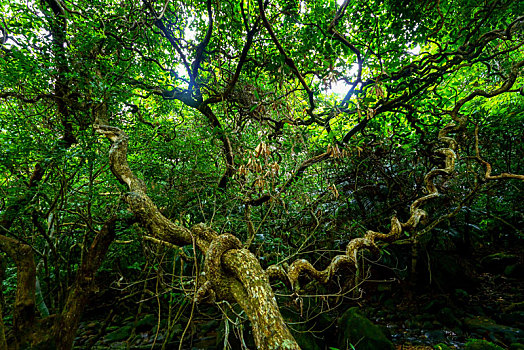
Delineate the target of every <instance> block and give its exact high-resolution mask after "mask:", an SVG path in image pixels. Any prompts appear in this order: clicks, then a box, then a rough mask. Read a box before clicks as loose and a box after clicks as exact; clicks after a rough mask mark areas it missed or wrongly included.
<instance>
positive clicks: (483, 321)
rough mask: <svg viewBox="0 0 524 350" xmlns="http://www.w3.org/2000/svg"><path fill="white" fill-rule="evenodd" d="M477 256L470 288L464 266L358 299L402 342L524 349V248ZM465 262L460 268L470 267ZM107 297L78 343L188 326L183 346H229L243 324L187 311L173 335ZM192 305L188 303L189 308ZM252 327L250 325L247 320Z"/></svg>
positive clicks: (121, 343)
mask: <svg viewBox="0 0 524 350" xmlns="http://www.w3.org/2000/svg"><path fill="white" fill-rule="evenodd" d="M474 260H475V261H476V263H475V268H474V269H471V270H470V271H468V274H469V276H468V281H467V287H462V286H460V287H459V286H455V285H453V283H454V281H455V282H457V281H460V278H461V275H460V273H459V275H458V276H448V277H449V283H448V285H446V286H445V288H442V284H444V283H445V282H446V281H447V279H446V278H448V277H446V275H445V274H441V275H438V274H435V275H434V276H433V278H435V279H436V280H435V281H433V282H435V283H432V284H429V283H427V286H422V287H421V285H423V284H424V283H420V281H419V283H418V287H415V288H412V287H411V285H410V284H406V283H404V285H403V284H399V285H390V286H387V285H386V287H385V288H381V289H380V288H377V289H376V290H374V291H368V292H367V293H366V295H367V296H366V295H365V296H364V298H362V299H361V300H359V301H358V302H357V303H356V305H358V306H359V307H360V310H361V313H362V314H363V315H365V316H366V317H367V318H368V319H369V320H371V321H372V322H373V323H374V324H376V325H378V326H380V328H381V329H382V330H383V331H384V333H385V334H386V336H387V337H388V338H389V339H390V340H391V341H392V342H393V344H394V345H395V348H396V349H406V350H407V349H435V348H436V347H435V346H436V345H437V344H445V345H446V346H447V348H448V349H463V348H464V346H465V344H466V343H467V342H468V340H469V339H485V340H488V341H490V342H492V343H493V344H496V345H498V346H500V347H501V348H503V349H511V350H518V349H524V346H522V343H524V297H523V296H524V278H523V277H524V273H523V272H524V262H523V260H524V257H523V252H522V250H520V249H518V248H512V249H509V250H508V249H505V250H504V251H501V250H497V251H494V250H493V249H490V250H486V251H483V252H477V253H476V256H475V257H474ZM459 268H461V270H460V271H459V272H461V273H462V272H464V270H468V269H463V268H462V267H461V266H459ZM445 273H448V274H449V273H450V272H449V271H445ZM430 276H431V275H430ZM426 277H427V276H426ZM437 279H440V281H439V280H437ZM439 283H440V286H438V284H439ZM434 285H437V286H434ZM107 302H108V304H107V306H106V307H103V308H102V310H105V311H106V315H104V316H103V315H102V314H100V309H99V311H97V312H95V313H90V314H89V315H88V317H86V320H85V321H84V322H82V324H81V326H80V329H79V332H78V337H77V339H76V342H75V344H76V345H75V348H76V349H110V348H111V349H120V348H128V349H161V348H162V345H163V344H165V349H172V348H178V341H177V340H176V339H180V337H181V335H182V333H185V335H186V339H191V340H188V341H187V344H186V342H184V344H183V346H182V347H181V348H182V349H195V350H197V349H223V348H224V342H223V339H224V334H230V336H231V335H232V334H233V333H235V332H237V333H238V328H231V329H229V330H228V329H224V328H223V327H224V322H221V321H220V319H217V318H216V314H215V317H209V318H207V319H206V317H200V316H198V317H196V318H194V319H193V322H192V323H191V324H190V326H189V327H188V328H187V329H186V324H187V320H188V318H187V317H185V316H182V317H181V318H180V319H179V323H178V324H176V325H175V326H173V327H171V329H170V333H169V334H170V335H169V336H168V339H166V332H165V329H166V328H167V326H166V322H165V320H162V319H160V320H159V319H158V316H157V315H156V314H155V313H154V310H146V309H143V310H142V312H141V313H140V314H139V316H138V317H136V316H134V315H133V316H131V314H130V313H129V311H130V310H127V311H126V310H123V309H122V310H120V312H118V308H113V312H112V313H111V314H110V315H109V316H108V315H107V311H108V309H109V308H111V307H110V306H109V305H110V304H109V301H107ZM348 306H349V307H351V306H355V304H353V305H348ZM189 310H190V307H187V308H186V309H185V312H186V313H187V312H188V311H189ZM104 318H105V320H104ZM335 321H336V320H335ZM159 326H160V331H157V330H158V329H159ZM245 327H246V328H248V327H249V326H248V324H245ZM228 332H230V333H228ZM244 333H245V339H244V341H245V344H247V347H248V348H252V340H251V341H250V339H247V338H249V337H250V336H249V334H248V333H249V332H246V331H244ZM316 338H317V342H316V344H315V345H314V346H313V347H312V349H332V348H338V347H333V344H325V343H324V341H323V340H322V334H321V333H320V334H317V336H316ZM326 338H327V339H329V338H330V337H329V336H326ZM239 343H240V342H238V343H237V345H235V342H230V344H231V345H232V348H233V349H235V348H239V349H240V348H241V347H240V344H239ZM304 348H305V347H304ZM356 349H357V350H358V346H357V347H356ZM437 349H438V347H437ZM440 349H446V347H441V348H440Z"/></svg>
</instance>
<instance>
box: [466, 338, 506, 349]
mask: <svg viewBox="0 0 524 350" xmlns="http://www.w3.org/2000/svg"><path fill="white" fill-rule="evenodd" d="M464 350H504V349H502V348H501V347H500V346H498V345H495V344H493V343H491V342H489V341H487V340H483V339H471V340H469V341H468V342H467V343H466V345H465V346H464Z"/></svg>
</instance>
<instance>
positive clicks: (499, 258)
mask: <svg viewBox="0 0 524 350" xmlns="http://www.w3.org/2000/svg"><path fill="white" fill-rule="evenodd" d="M518 260H519V257H518V256H517V255H514V254H507V253H503V252H502V253H495V254H491V255H488V256H485V257H483V258H482V259H481V260H480V264H481V265H482V267H483V268H484V269H485V270H486V271H488V272H493V273H503V272H504V270H505V269H506V267H507V266H508V265H513V264H516V263H517V262H518Z"/></svg>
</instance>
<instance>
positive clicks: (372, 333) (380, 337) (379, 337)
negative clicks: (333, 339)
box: [338, 307, 395, 350]
mask: <svg viewBox="0 0 524 350" xmlns="http://www.w3.org/2000/svg"><path fill="white" fill-rule="evenodd" d="M338 327H339V330H340V334H339V348H340V349H348V348H351V347H350V344H351V345H352V346H353V347H354V348H355V349H356V350H389V349H391V350H393V349H394V348H395V347H394V346H393V343H392V342H391V341H389V339H388V338H386V336H385V335H384V333H383V332H382V330H381V329H380V327H378V326H376V325H374V324H373V323H372V322H371V321H370V320H368V319H367V318H366V317H364V316H362V314H360V313H359V308H358V307H352V308H350V309H348V310H347V311H346V312H344V314H343V315H342V316H341V317H340V318H339V320H338Z"/></svg>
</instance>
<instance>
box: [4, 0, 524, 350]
mask: <svg viewBox="0 0 524 350" xmlns="http://www.w3.org/2000/svg"><path fill="white" fill-rule="evenodd" d="M3 10H4V11H3V12H4V13H6V18H5V19H4V21H3V27H2V34H3V40H2V47H1V49H2V51H1V54H0V59H1V66H0V67H1V68H0V69H1V76H2V90H1V92H0V98H1V101H2V104H1V105H0V106H1V107H0V108H1V112H0V115H1V117H2V125H3V126H2V129H1V132H0V140H1V142H2V163H1V167H2V169H3V172H2V174H3V175H1V176H2V178H1V182H2V191H3V194H4V197H5V200H4V201H3V204H2V211H1V212H0V224H1V226H0V227H1V230H2V235H1V236H0V247H1V249H2V250H3V251H4V252H5V253H6V254H7V256H9V257H10V258H11V259H12V261H13V262H14V264H15V265H16V267H17V283H16V297H15V298H14V304H13V310H12V311H13V321H12V326H13V327H12V332H10V333H8V334H7V340H5V339H4V338H5V337H4V338H0V340H2V339H4V340H2V341H3V343H4V344H7V343H9V344H16V345H15V346H18V345H20V344H22V343H24V342H32V343H34V344H37V343H47V344H50V345H49V346H56V347H57V348H61V349H68V348H71V346H72V343H73V341H74V336H75V332H76V328H77V327H78V322H79V320H80V317H81V314H82V311H83V307H84V305H85V304H86V302H87V300H88V298H89V296H90V293H91V292H93V291H95V289H96V288H95V286H94V278H95V274H96V271H97V270H98V269H99V268H100V267H101V266H102V264H103V261H104V259H105V258H106V255H107V252H108V250H109V249H111V248H110V245H111V243H112V242H113V241H114V239H115V236H116V235H124V236H125V235H129V232H130V230H133V229H134V228H135V227H136V225H135V224H138V225H139V226H140V227H141V228H142V229H143V233H141V235H140V240H143V241H151V242H154V243H156V244H160V245H162V244H164V245H167V246H169V247H173V245H175V248H173V249H175V251H181V252H185V253H181V254H182V255H180V256H182V257H184V256H185V259H186V260H187V262H188V263H194V265H193V266H194V268H195V269H196V272H195V274H194V284H193V288H192V292H191V293H189V294H190V295H189V296H190V298H192V299H193V300H194V301H195V302H199V303H200V302H204V301H207V302H209V301H211V302H214V301H222V300H226V301H229V302H233V303H238V304H239V305H240V306H241V308H242V309H243V310H244V311H245V313H246V314H247V316H248V317H249V320H250V322H251V325H252V327H253V334H254V338H255V342H256V344H257V347H258V348H260V349H272V348H279V349H280V348H289V349H294V348H298V345H297V343H296V341H295V340H294V338H293V336H292V335H291V333H290V331H289V329H288V327H287V326H286V324H285V322H284V319H283V317H282V315H281V313H280V311H279V308H278V305H277V301H276V299H275V296H274V292H273V289H272V287H271V285H270V280H280V281H282V282H283V283H284V285H281V286H280V288H288V289H289V290H290V291H291V292H292V293H293V295H294V296H296V297H299V296H300V293H301V290H302V287H304V282H308V281H311V280H313V281H316V284H315V285H316V286H317V287H318V286H323V287H322V288H327V289H328V290H331V291H335V292H334V293H338V294H339V295H344V294H345V293H348V291H351V290H354V289H355V288H356V287H358V283H359V282H358V278H360V276H361V271H360V264H359V254H360V252H361V251H362V250H364V249H365V248H366V249H371V250H373V251H379V250H380V247H379V245H378V242H379V241H384V242H395V241H397V240H399V239H401V238H406V239H407V240H408V241H409V242H410V244H415V245H416V244H417V241H418V240H419V238H420V237H423V236H424V235H427V234H428V232H431V231H432V230H433V229H435V228H436V227H437V226H438V225H440V224H441V223H442V222H444V221H445V220H449V219H450V218H452V217H453V216H456V215H459V214H461V213H462V211H461V210H462V209H463V208H464V207H466V206H468V205H469V204H470V203H471V202H472V201H473V200H474V199H476V198H481V196H482V195H483V194H485V193H486V192H485V191H486V190H487V189H492V187H490V186H494V188H500V189H503V188H504V186H505V184H506V183H508V181H511V182H512V183H515V182H516V183H517V184H516V186H520V184H521V182H520V181H518V180H523V179H524V175H520V174H521V173H522V166H521V163H520V160H518V161H516V160H515V156H516V155H517V154H519V151H522V145H521V144H520V145H519V144H517V142H516V140H517V139H518V135H519V132H518V130H520V129H522V125H521V124H522V123H520V125H519V121H520V122H521V121H522V111H521V109H522V108H521V107H522V103H523V99H522V91H523V90H522V89H523V86H522V84H523V80H522V73H521V71H522V67H523V66H524V56H523V54H522V50H521V47H522V44H523V40H522V39H523V37H522V33H523V31H522V27H523V23H524V17H523V16H519V14H522V13H524V11H523V5H522V4H520V3H519V2H515V1H486V2H484V3H479V2H477V1H475V2H473V1H469V0H461V1H458V2H457V1H418V2H412V1H403V0H389V1H360V0H355V1H350V0H346V1H343V2H342V1H341V2H340V3H336V2H335V1H329V2H326V1H265V2H264V1H262V0H258V1H256V2H255V1H212V0H206V1H201V2H197V1H193V2H190V3H188V2H186V1H174V2H171V1H166V2H154V1H149V0H144V1H143V2H141V3H137V2H134V1H123V2H120V3H113V2H108V1H94V2H93V1H78V2H65V1H61V0H45V1H42V2H40V3H34V2H29V3H18V2H15V3H12V4H9V5H3ZM340 90H342V91H343V94H340ZM335 92H336V93H335ZM499 120H504V121H505V122H504V123H501V124H500V126H499V127H500V130H496V127H495V126H494V124H495V123H496V121H499ZM506 121H507V123H506ZM511 121H514V122H515V123H512V122H511ZM490 133H493V134H494V135H495V134H496V135H501V134H507V135H508V138H507V142H508V143H509V144H511V145H512V148H511V149H510V150H509V151H508V154H507V155H506V157H504V156H503V155H501V154H500V153H501V152H500V151H496V150H495V149H494V147H493V146H490V145H489V142H488V143H486V142H487V141H486V140H488V139H489V138H490V136H489V135H490ZM101 135H102V136H105V137H106V138H107V139H108V140H109V143H110V144H109V145H107V144H106V142H105V141H104V140H103V139H102V138H100V137H99V136H101ZM520 135H521V133H520ZM130 142H131V146H129V143H130ZM108 147H109V148H108ZM128 147H132V148H131V150H128ZM520 153H521V152H520ZM107 164H109V168H110V170H111V172H110V173H109V172H108V171H107V170H108V169H107V168H108V167H107ZM362 172H364V174H365V173H367V174H369V175H368V176H366V175H362ZM493 174H494V175H493ZM362 176H364V179H360V178H359V177H362ZM506 180H508V181H506ZM359 181H360V182H359ZM491 183H496V184H495V185H490V184H491ZM381 185H382V188H381V187H380V186H381ZM370 190H372V191H370ZM384 190H385V191H386V192H385V193H384V192H383V191H384ZM445 192H448V193H445ZM344 202H345V203H344ZM321 204H322V205H324V204H325V205H328V206H330V205H331V206H335V207H339V208H342V209H341V210H339V211H336V213H335V214H336V215H335V214H334V216H337V215H338V218H337V217H335V218H328V217H327V216H328V215H330V214H329V213H330V211H331V209H329V210H324V211H322V210H320V205H321ZM357 211H359V212H360V213H359V216H358V218H351V220H350V219H348V218H345V219H344V213H345V214H346V215H349V214H353V215H354V214H355V212H357ZM288 213H291V214H289V215H288ZM304 213H306V215H304ZM215 214H216V219H215ZM370 215H374V217H375V222H377V221H378V223H376V224H373V223H372V222H370V221H369V220H368V221H366V220H367V219H369V217H370ZM230 218H231V220H233V221H231V220H230ZM377 218H378V220H377ZM388 218H389V219H388ZM384 220H386V222H387V221H389V222H390V224H389V226H388V225H387V223H385V222H384ZM515 220H518V219H515ZM202 221H207V223H208V224H209V226H207V225H204V224H201V223H200V222H202ZM325 223H330V224H332V225H333V226H331V227H329V228H328V229H323V230H324V231H328V233H329V235H331V237H327V236H326V237H321V234H322V232H320V229H321V227H320V225H321V224H322V225H324V224H325ZM364 224H365V225H364ZM132 225H135V226H132ZM300 225H303V226H304V227H308V228H307V229H300ZM337 225H339V226H338V227H337ZM359 225H360V226H359ZM508 225H510V226H514V225H512V224H511V223H510V222H508ZM364 226H365V227H364ZM211 227H215V229H213V228H211ZM359 227H360V228H359ZM223 232H232V233H235V234H231V233H223ZM290 232H295V233H298V234H297V236H296V237H293V236H292V235H290ZM381 232H387V233H381ZM324 233H326V232H324ZM315 235H317V236H318V237H316V238H311V237H313V236H315ZM334 235H337V236H338V239H339V241H341V242H342V241H343V242H345V243H347V244H346V247H345V249H344V252H343V253H341V254H338V255H337V254H328V255H323V256H322V264H323V266H322V267H324V269H323V270H318V268H319V267H318V266H317V267H314V266H313V264H311V263H310V262H309V261H308V260H306V259H294V256H295V255H302V256H303V257H307V256H308V254H305V253H304V252H302V249H304V248H305V247H307V245H308V244H310V243H311V242H312V241H317V242H322V244H324V245H325V246H326V248H330V247H333V246H334V244H335V238H334ZM355 236H357V237H355ZM135 238H137V236H135ZM264 240H267V241H269V243H266V244H265V245H264V243H261V241H264ZM277 246H278V247H279V249H282V251H281V252H282V253H281V254H282V255H279V254H276V256H275V252H271V251H272V250H274V249H273V248H274V247H277ZM177 247H186V248H184V249H185V250H184V249H183V248H177ZM188 247H189V248H188ZM121 252H122V254H126V251H125V250H122V251H121ZM271 253H273V255H272V256H271ZM187 255H188V256H187ZM266 256H270V257H269V258H266ZM285 256H288V258H286V257H285ZM310 256H311V255H310ZM35 257H36V260H37V262H36V263H35ZM287 260H289V262H290V263H289V264H288V263H287ZM262 265H263V266H264V268H262ZM315 265H316V264H315ZM199 266H200V267H199ZM326 266H327V267H326ZM198 271H203V273H202V274H200V273H199V272H198ZM355 276H356V277H357V278H356V279H355V278H354V277H355ZM41 279H44V280H45V288H44V289H45V292H44V293H43V292H42V291H41V290H40V287H39V286H40V285H41ZM340 281H344V282H342V283H341V282H340ZM53 284H56V285H57V286H58V287H57V288H53ZM37 298H41V299H39V300H40V301H38V302H37ZM46 304H50V306H51V307H50V308H51V311H52V313H51V315H49V312H46V309H48V306H47V305H46ZM36 309H38V310H39V312H40V316H41V317H40V318H38V317H37V316H36ZM3 314H4V315H5V309H4V310H3ZM48 327H51V329H52V332H51V333H50V334H49V335H44V330H45V329H46V328H48Z"/></svg>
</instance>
